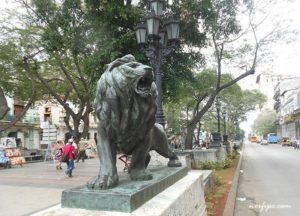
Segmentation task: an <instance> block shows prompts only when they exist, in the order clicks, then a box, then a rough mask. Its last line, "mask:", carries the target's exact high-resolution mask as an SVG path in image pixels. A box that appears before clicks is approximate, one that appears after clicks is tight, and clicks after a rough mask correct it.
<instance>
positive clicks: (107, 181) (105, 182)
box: [87, 175, 119, 190]
mask: <svg viewBox="0 0 300 216" xmlns="http://www.w3.org/2000/svg"><path fill="white" fill-rule="evenodd" d="M118 181H119V179H118V176H117V175H113V176H108V175H98V176H95V177H93V178H91V179H90V180H89V181H88V182H87V187H88V189H90V190H105V189H109V188H113V187H115V186H117V184H118Z"/></svg>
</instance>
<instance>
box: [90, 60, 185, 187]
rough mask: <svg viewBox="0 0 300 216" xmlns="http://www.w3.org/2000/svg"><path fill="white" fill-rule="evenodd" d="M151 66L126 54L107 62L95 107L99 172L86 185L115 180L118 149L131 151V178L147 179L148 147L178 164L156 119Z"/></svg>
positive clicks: (110, 183)
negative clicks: (97, 120)
mask: <svg viewBox="0 0 300 216" xmlns="http://www.w3.org/2000/svg"><path fill="white" fill-rule="evenodd" d="M153 79H154V75H153V71H152V68H151V67H149V66H147V65H144V64H141V63H139V62H136V60H135V58H134V57H133V56H132V55H126V56H124V57H122V58H118V59H116V60H115V61H113V62H112V63H110V64H109V65H108V67H107V69H106V71H105V72H104V73H103V74H102V76H101V78H100V79H99V81H98V83H97V89H96V101H95V109H96V114H97V117H98V119H99V123H98V134H99V136H98V144H97V150H98V156H99V159H100V171H99V174H98V176H95V177H93V178H92V179H91V180H89V181H88V182H87V187H88V188H89V189H96V190H97V189H107V188H112V187H114V186H116V185H117V184H118V181H119V178H118V174H117V167H116V160H117V150H119V151H122V152H123V153H124V154H126V155H132V157H131V163H130V166H129V170H128V172H129V174H130V178H131V179H132V180H150V179H152V174H151V173H150V172H149V171H148V170H146V168H147V165H148V163H149V161H150V155H149V151H150V150H155V151H157V152H158V153H159V154H160V155H162V156H164V157H167V158H169V159H170V160H169V163H168V166H181V163H180V162H179V161H178V158H177V156H176V155H175V154H174V153H173V152H172V151H171V150H170V149H169V147H168V142H167V136H166V133H165V131H164V129H163V127H162V126H161V125H160V124H156V123H155V113H156V103H155V99H156V96H157V90H156V85H155V83H154V82H153Z"/></svg>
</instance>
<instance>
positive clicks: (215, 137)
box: [209, 97, 221, 149]
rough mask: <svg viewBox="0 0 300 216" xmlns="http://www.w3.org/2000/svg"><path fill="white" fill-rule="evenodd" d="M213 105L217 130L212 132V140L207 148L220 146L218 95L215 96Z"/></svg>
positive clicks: (219, 104)
mask: <svg viewBox="0 0 300 216" xmlns="http://www.w3.org/2000/svg"><path fill="white" fill-rule="evenodd" d="M215 106H216V109H217V119H218V132H213V133H212V139H213V142H212V143H211V144H210V145H209V148H215V149H219V148H220V147H221V133H220V131H221V130H220V109H221V103H220V100H219V98H218V97H216V102H215Z"/></svg>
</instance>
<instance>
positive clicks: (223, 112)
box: [222, 110, 227, 135]
mask: <svg viewBox="0 0 300 216" xmlns="http://www.w3.org/2000/svg"><path fill="white" fill-rule="evenodd" d="M222 117H223V120H224V134H223V135H226V117H227V113H226V110H223V111H222Z"/></svg>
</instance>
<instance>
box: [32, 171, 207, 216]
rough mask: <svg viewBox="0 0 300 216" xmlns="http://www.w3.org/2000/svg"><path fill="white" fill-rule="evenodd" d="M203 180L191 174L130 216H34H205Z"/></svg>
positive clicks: (55, 212) (58, 214) (51, 214)
mask: <svg viewBox="0 0 300 216" xmlns="http://www.w3.org/2000/svg"><path fill="white" fill-rule="evenodd" d="M202 178H203V174H202V172H201V171H198V170H192V171H190V172H189V173H188V174H187V175H186V176H185V177H183V178H182V179H181V180H179V181H177V182H176V183H175V184H173V185H172V186H170V187H168V188H167V189H166V190H164V191H162V192H161V193H159V194H158V195H156V196H155V197H153V198H152V199H150V200H149V201H147V202H146V203H145V204H143V205H142V206H141V207H139V208H138V209H136V210H135V211H133V212H131V213H124V212H112V211H91V210H85V209H72V208H61V206H60V205H57V206H54V207H52V208H49V209H46V210H44V211H41V212H38V213H36V214H33V216H69V215H76V216H85V215H89V216H140V215H143V216H153V215H155V216H169V215H188V216H206V206H205V200H204V189H203V179H202Z"/></svg>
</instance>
